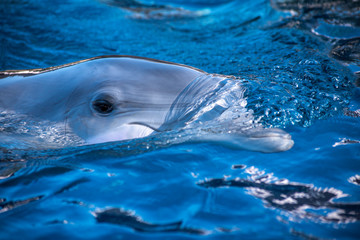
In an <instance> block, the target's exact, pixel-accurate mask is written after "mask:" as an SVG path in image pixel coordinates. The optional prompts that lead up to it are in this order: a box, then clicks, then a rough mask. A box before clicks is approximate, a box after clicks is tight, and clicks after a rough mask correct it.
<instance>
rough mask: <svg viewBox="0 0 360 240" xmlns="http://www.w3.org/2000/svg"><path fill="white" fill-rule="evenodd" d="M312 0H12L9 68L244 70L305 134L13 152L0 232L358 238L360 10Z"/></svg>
mask: <svg viewBox="0 0 360 240" xmlns="http://www.w3.org/2000/svg"><path fill="white" fill-rule="evenodd" d="M300 2H301V4H297V3H296V1H291V0H289V1H286V0H283V1H280V0H279V1H271V2H270V1H262V0H252V1H245V0H244V1H240V0H238V1H237V0H219V1H205V0H192V1H190V0H189V1H186V0H172V1H171V0H169V1H165V0H164V1H160V0H159V1H152V2H151V3H149V2H146V1H137V2H136V1H131V0H127V1H121V0H104V1H101V0H99V1H97V0H90V1H82V0H72V1H64V0H61V1H58V0H53V1H51V3H47V2H46V3H45V2H44V1H36V0H32V1H26V0H18V1H10V0H5V1H1V2H0V23H1V28H0V69H1V70H8V69H31V68H43V67H49V66H55V65H60V64H65V63H69V62H73V61H78V60H81V59H86V58H90V57H94V56H99V55H112V54H121V55H135V56H143V57H150V58H155V59H161V60H166V61H172V62H176V63H182V64H186V65H190V66H193V67H197V68H200V69H202V70H204V71H207V72H209V73H219V74H226V75H234V76H235V77H237V78H238V79H241V81H242V82H243V85H244V87H246V91H245V97H246V100H247V108H248V109H251V110H252V111H253V114H254V115H255V116H256V117H257V118H258V119H259V120H260V122H261V123H262V124H263V125H264V126H266V127H280V128H284V129H285V130H286V131H287V132H289V133H290V134H291V135H292V138H293V140H294V141H295V145H294V147H293V148H292V149H291V150H289V151H286V152H282V153H271V154H264V153H258V152H250V151H240V150H233V149H228V148H225V147H222V146H219V145H216V144H183V145H177V146H167V147H165V148H160V147H159V148H158V147H157V146H156V144H155V145H154V144H151V142H150V143H148V142H146V141H151V138H150V140H149V139H146V140H143V141H142V140H141V139H137V140H132V141H128V142H125V143H108V144H100V145H93V146H80V147H72V148H63V149H57V150H52V149H45V150H42V151H40V150H36V149H26V150H23V149H20V148H21V146H18V148H19V149H16V146H15V147H13V148H11V149H6V148H1V149H0V150H1V154H0V157H1V159H0V173H1V179H0V239H48V238H54V239H58V238H65V237H67V238H70V239H105V238H109V239H359V238H360V230H359V229H360V223H359V221H360V191H359V190H360V188H359V187H360V186H359V185H360V176H359V175H360V161H359V160H360V117H359V116H360V113H359V110H358V109H360V90H359V73H358V71H359V70H360V67H359V63H360V62H359V59H360V58H359V56H360V55H359V37H360V33H359V32H360V30H359V29H360V26H359V21H358V20H359V11H360V10H359V8H360V7H359V4H358V3H357V2H356V1H344V2H340V3H339V2H336V3H333V1H319V2H320V4H321V3H322V5H321V7H320V8H319V7H316V6H313V5H312V4H311V1H309V3H308V2H307V1H300ZM34 97H36V96H34ZM0 117H1V115H0ZM0 127H4V126H0ZM0 140H1V139H0ZM149 146H150V147H149Z"/></svg>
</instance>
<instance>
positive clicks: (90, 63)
mask: <svg viewBox="0 0 360 240" xmlns="http://www.w3.org/2000/svg"><path fill="white" fill-rule="evenodd" d="M0 78H1V79H0V113H1V112H3V113H4V112H5V113H11V114H15V115H16V114H19V115H21V116H25V117H26V118H29V119H31V120H32V121H31V122H32V123H36V122H55V123H60V124H62V125H63V129H64V134H66V133H67V132H71V133H73V134H74V135H76V136H77V137H79V138H80V139H82V140H83V141H84V143H85V144H96V143H103V142H111V141H121V140H129V139H134V138H143V137H146V136H149V135H151V134H156V133H158V132H166V131H171V130H174V129H175V130H176V129H177V128H179V129H182V128H186V127H188V125H189V124H188V122H189V119H190V120H191V121H192V122H196V121H194V118H196V116H197V114H198V112H202V111H203V109H202V108H201V106H200V105H199V106H198V105H197V108H194V107H193V105H194V103H193V102H192V99H197V101H198V102H199V101H200V102H201V101H202V99H203V98H206V97H208V96H210V95H212V92H213V91H214V89H217V88H219V86H220V87H221V83H222V82H223V81H224V79H228V78H227V77H226V76H221V75H210V74H208V73H206V72H204V71H202V70H200V69H197V68H194V67H190V66H186V65H182V64H176V63H171V62H166V61H160V60H155V59H149V58H141V57H134V56H123V55H111V56H100V57H94V58H90V59H86V60H82V61H78V62H74V63H69V64H65V65H61V66H57V67H50V68H43V69H32V70H7V71H3V72H0ZM227 81H229V80H227ZM194 86H196V87H194ZM184 95H185V97H184ZM189 108H190V109H191V111H189V110H188V109H189ZM213 112H216V113H218V112H219V111H218V110H216V111H213ZM220 112H221V113H222V112H224V111H223V110H222V111H220ZM213 115H214V114H213V113H212V114H207V115H206V114H202V115H201V117H202V118H206V119H207V120H211V118H214V116H213ZM220 115H221V114H217V116H220ZM199 119H200V118H199ZM202 120H204V119H202ZM190 125H191V124H190ZM232 125H233V124H232ZM235 125H236V124H235ZM191 126H197V125H194V124H192V125H191ZM231 128H232V129H234V126H231ZM235 128H236V126H235ZM0 136H1V128H0ZM188 140H189V142H217V143H221V144H223V145H225V146H230V147H235V148H241V149H248V150H253V151H260V152H278V151H285V150H288V149H290V148H291V147H292V146H293V140H292V139H291V136H290V135H289V134H288V133H286V132H285V131H283V130H280V129H274V128H270V129H265V128H259V127H256V128H254V129H250V130H248V131H243V130H241V131H238V132H237V131H232V132H231V133H227V132H226V131H225V132H224V131H223V132H221V133H216V132H208V133H207V134H199V135H197V134H195V135H194V136H192V137H190V138H188ZM0 141H1V138H0Z"/></svg>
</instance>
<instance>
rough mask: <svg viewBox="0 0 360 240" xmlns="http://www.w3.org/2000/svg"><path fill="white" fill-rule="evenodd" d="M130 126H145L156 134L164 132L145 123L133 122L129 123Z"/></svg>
mask: <svg viewBox="0 0 360 240" xmlns="http://www.w3.org/2000/svg"><path fill="white" fill-rule="evenodd" d="M128 124H129V125H140V126H144V127H147V128H150V129H152V130H153V131H155V132H162V131H161V130H159V129H158V128H156V127H153V126H151V125H149V124H147V123H143V122H131V123H128Z"/></svg>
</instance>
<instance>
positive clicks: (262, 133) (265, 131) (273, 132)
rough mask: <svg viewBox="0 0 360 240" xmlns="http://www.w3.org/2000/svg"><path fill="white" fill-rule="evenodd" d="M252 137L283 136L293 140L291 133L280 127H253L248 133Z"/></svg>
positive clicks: (282, 137)
mask: <svg viewBox="0 0 360 240" xmlns="http://www.w3.org/2000/svg"><path fill="white" fill-rule="evenodd" d="M246 135H248V136H249V137H251V138H281V139H284V140H286V139H287V140H291V135H290V134H289V133H287V132H285V131H284V130H281V129H279V128H261V129H257V128H255V129H252V130H249V132H248V133H247V134H246Z"/></svg>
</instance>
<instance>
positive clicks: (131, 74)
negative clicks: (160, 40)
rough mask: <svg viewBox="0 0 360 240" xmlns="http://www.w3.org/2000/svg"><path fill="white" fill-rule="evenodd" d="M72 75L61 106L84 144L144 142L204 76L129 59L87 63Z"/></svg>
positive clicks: (148, 61) (166, 65)
mask: <svg viewBox="0 0 360 240" xmlns="http://www.w3.org/2000/svg"><path fill="white" fill-rule="evenodd" d="M80 67H81V69H80ZM76 72H77V77H76V78H75V79H76V80H75V81H76V82H77V84H78V86H76V87H74V90H73V91H72V93H71V94H70V96H69V98H68V100H67V103H66V110H65V112H66V113H65V115H66V118H65V122H66V124H67V125H68V126H69V127H70V128H71V130H72V132H74V133H75V134H76V135H78V136H79V137H81V138H82V139H84V140H85V141H86V142H87V143H99V142H108V141H118V140H125V139H133V138H140V137H145V136H148V135H149V134H151V133H152V132H154V131H156V130H157V128H159V127H160V126H161V125H162V124H163V122H164V120H165V117H166V114H167V112H168V111H169V109H170V107H171V105H172V103H173V101H174V100H175V99H176V97H177V96H178V95H179V94H180V92H181V91H182V90H183V89H184V88H185V87H186V86H187V85H188V84H189V83H190V82H191V81H193V80H194V79H195V78H197V77H199V76H200V75H203V74H204V73H203V72H202V71H200V70H197V69H193V68H189V67H187V66H186V67H185V66H182V65H177V64H172V63H167V62H159V61H154V60H148V59H139V58H129V57H123V58H104V59H97V60H93V61H91V62H87V63H86V65H83V66H79V69H77V71H76ZM73 79H74V78H73Z"/></svg>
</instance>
